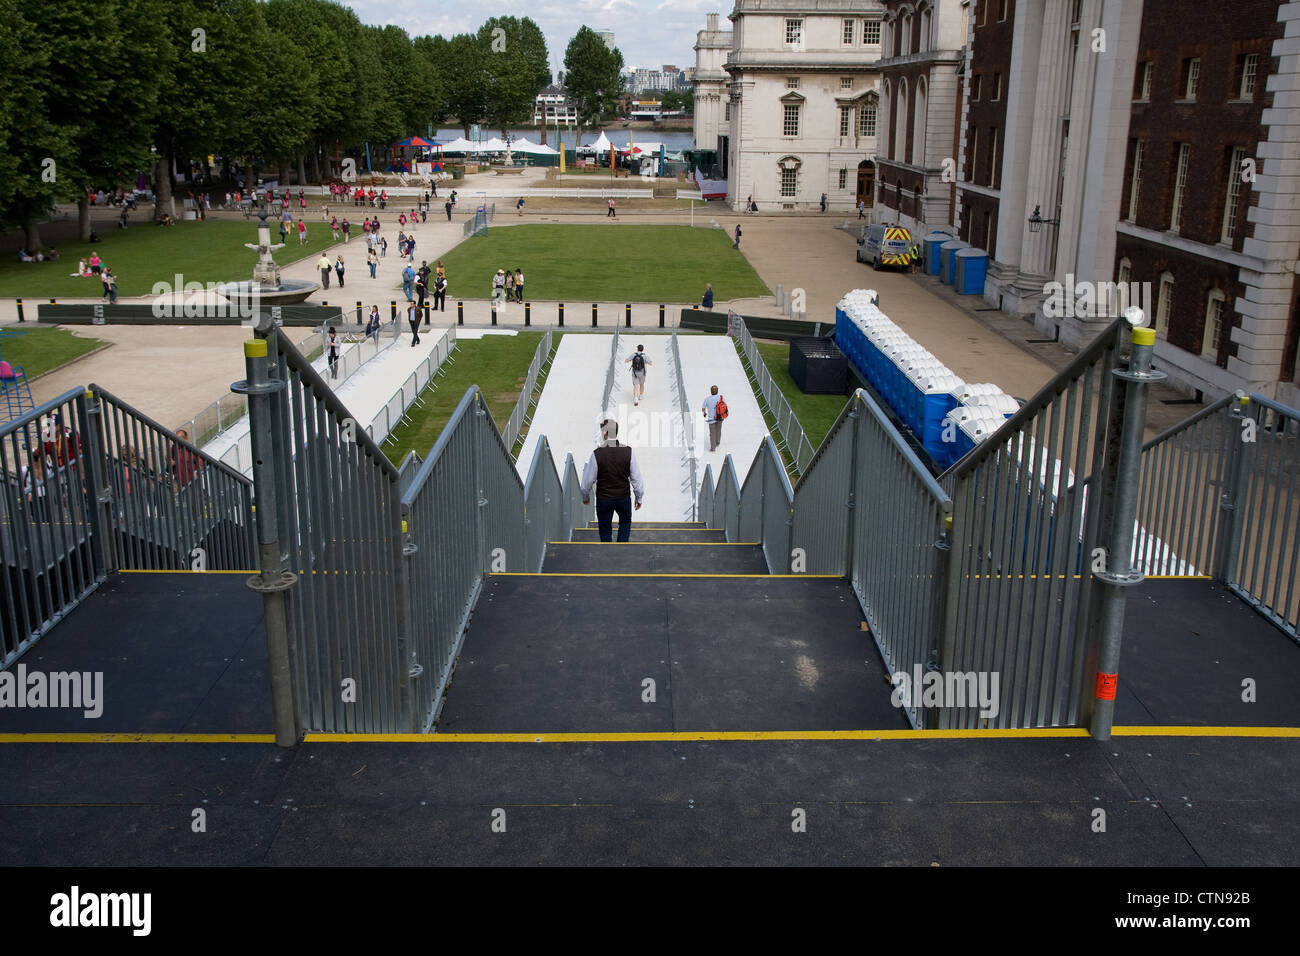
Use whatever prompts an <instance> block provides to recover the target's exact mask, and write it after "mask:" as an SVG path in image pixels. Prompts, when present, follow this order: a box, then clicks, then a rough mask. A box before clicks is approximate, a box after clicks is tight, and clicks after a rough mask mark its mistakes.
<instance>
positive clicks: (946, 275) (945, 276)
mask: <svg viewBox="0 0 1300 956" xmlns="http://www.w3.org/2000/svg"><path fill="white" fill-rule="evenodd" d="M969 248H970V243H969V242H962V241H961V240H960V239H949V240H948V241H947V242H945V243H942V244H941V245H940V246H939V278H940V279H942V280H943V281H944V282H945V283H946V284H948V285H952V284H953V281H954V280H955V279H956V278H957V260H956V259H955V258H953V255H954V253H956V252H957V250H958V249H969Z"/></svg>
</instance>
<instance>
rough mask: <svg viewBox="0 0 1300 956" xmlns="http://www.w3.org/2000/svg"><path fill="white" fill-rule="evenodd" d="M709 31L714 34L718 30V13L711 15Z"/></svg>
mask: <svg viewBox="0 0 1300 956" xmlns="http://www.w3.org/2000/svg"><path fill="white" fill-rule="evenodd" d="M709 29H710V30H711V31H713V32H714V33H716V32H717V30H718V15H717V14H716V13H710V14H709Z"/></svg>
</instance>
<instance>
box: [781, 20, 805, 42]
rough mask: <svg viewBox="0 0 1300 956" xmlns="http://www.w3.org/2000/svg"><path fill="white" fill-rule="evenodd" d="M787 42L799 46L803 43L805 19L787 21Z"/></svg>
mask: <svg viewBox="0 0 1300 956" xmlns="http://www.w3.org/2000/svg"><path fill="white" fill-rule="evenodd" d="M785 42H786V45H787V46H799V45H800V44H802V43H803V21H802V20H786V21H785Z"/></svg>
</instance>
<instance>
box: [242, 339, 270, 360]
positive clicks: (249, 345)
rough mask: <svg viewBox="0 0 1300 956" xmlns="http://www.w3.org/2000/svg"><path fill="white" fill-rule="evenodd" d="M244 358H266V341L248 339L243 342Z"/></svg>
mask: <svg viewBox="0 0 1300 956" xmlns="http://www.w3.org/2000/svg"><path fill="white" fill-rule="evenodd" d="M244 358H266V339H249V340H248V341H247V342H245V343H244Z"/></svg>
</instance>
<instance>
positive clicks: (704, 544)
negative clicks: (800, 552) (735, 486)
mask: <svg viewBox="0 0 1300 956" xmlns="http://www.w3.org/2000/svg"><path fill="white" fill-rule="evenodd" d="M546 543H547V544H670V545H672V546H673V547H677V546H679V545H680V546H681V547H684V548H740V547H746V548H753V547H757V546H758V545H759V544H761V543H762V542H759V541H548V542H546Z"/></svg>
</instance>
